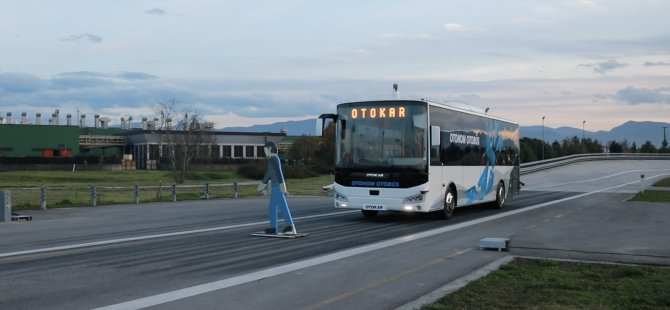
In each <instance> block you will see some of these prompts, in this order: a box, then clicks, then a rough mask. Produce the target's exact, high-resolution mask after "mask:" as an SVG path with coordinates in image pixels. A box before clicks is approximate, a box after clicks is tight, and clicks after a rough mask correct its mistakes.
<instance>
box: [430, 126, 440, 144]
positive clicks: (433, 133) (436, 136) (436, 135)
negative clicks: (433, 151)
mask: <svg viewBox="0 0 670 310" xmlns="http://www.w3.org/2000/svg"><path fill="white" fill-rule="evenodd" d="M430 145H431V146H440V126H430Z"/></svg>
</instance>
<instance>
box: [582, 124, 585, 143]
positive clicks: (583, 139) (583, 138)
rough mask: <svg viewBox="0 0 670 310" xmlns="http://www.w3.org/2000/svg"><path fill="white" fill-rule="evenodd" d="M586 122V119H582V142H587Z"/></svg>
mask: <svg viewBox="0 0 670 310" xmlns="http://www.w3.org/2000/svg"><path fill="white" fill-rule="evenodd" d="M585 124H586V121H582V141H583V142H582V143H586V137H585V136H584V125H585Z"/></svg>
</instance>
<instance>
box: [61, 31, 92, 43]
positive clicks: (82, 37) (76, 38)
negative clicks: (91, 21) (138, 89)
mask: <svg viewBox="0 0 670 310" xmlns="http://www.w3.org/2000/svg"><path fill="white" fill-rule="evenodd" d="M61 41H63V42H74V43H86V42H90V43H100V42H102V38H101V37H99V36H96V35H94V34H90V33H82V34H76V35H71V36H69V37H67V38H63V39H61Z"/></svg>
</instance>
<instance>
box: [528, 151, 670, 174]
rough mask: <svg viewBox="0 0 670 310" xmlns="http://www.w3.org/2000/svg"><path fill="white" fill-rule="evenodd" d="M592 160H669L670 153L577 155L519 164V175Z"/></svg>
mask: <svg viewBox="0 0 670 310" xmlns="http://www.w3.org/2000/svg"><path fill="white" fill-rule="evenodd" d="M594 160H670V153H659V154H639V153H637V154H628V153H602V154H600V153H594V154H577V155H570V156H564V157H558V158H552V159H546V160H539V161H533V162H529V163H523V164H521V174H522V175H523V174H527V173H532V172H537V171H542V170H546V169H551V168H556V167H560V166H565V165H570V164H574V163H579V162H585V161H594Z"/></svg>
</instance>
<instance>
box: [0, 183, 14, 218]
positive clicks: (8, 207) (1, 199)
mask: <svg viewBox="0 0 670 310" xmlns="http://www.w3.org/2000/svg"><path fill="white" fill-rule="evenodd" d="M0 208H2V209H1V210H0V223H2V222H10V221H11V220H12V192H11V191H8V190H0Z"/></svg>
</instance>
